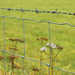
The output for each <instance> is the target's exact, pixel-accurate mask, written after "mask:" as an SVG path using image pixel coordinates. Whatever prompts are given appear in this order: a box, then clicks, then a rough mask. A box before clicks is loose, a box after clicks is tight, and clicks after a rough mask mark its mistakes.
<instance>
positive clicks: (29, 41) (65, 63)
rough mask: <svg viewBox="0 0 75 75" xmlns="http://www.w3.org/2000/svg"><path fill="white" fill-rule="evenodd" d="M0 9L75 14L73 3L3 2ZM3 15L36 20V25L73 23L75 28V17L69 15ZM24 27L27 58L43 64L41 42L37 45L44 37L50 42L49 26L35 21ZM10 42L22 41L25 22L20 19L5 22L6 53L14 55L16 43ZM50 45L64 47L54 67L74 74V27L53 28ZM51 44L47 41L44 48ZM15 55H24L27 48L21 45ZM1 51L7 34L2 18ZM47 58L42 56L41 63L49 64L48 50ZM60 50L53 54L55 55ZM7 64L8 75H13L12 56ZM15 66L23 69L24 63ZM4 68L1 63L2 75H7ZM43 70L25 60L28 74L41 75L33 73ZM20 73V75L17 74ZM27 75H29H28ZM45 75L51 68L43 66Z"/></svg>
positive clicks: (58, 73) (58, 74) (67, 0)
mask: <svg viewBox="0 0 75 75" xmlns="http://www.w3.org/2000/svg"><path fill="white" fill-rule="evenodd" d="M0 7H4V8H14V9H15V8H19V9H20V8H23V9H31V10H36V8H37V9H38V10H45V11H53V10H56V9H57V11H62V12H71V13H74V10H75V1H74V0H62V1H60V0H56V1H55V0H36V1H35V0H31V1H29V0H25V1H24V0H19V1H18V0H8V1H7V0H1V1H0ZM0 15H4V16H8V17H18V18H26V19H35V20H37V21H40V20H42V21H51V22H56V23H70V24H73V25H75V21H74V20H75V16H74V15H66V14H52V13H38V14H37V13H35V12H21V11H8V10H1V9H0ZM24 23H25V51H26V54H25V57H27V58H31V59H37V60H40V55H41V53H40V48H41V47H42V46H41V42H40V41H37V38H40V37H44V38H48V39H49V25H48V23H36V22H33V21H27V20H25V21H24ZM9 38H14V39H22V40H23V21H22V20H17V19H7V18H5V50H6V51H9V52H12V53H14V51H12V50H10V49H9V48H10V47H14V44H15V43H14V42H12V41H10V40H9ZM51 42H52V43H54V44H58V45H59V46H62V47H63V50H62V51H61V52H60V53H59V55H58V56H57V58H56V60H59V61H54V65H53V66H56V67H59V68H61V69H63V70H66V71H71V72H75V27H71V26H68V25H55V24H51ZM46 43H49V40H48V41H44V45H43V46H46ZM17 46H18V47H17V48H18V49H19V50H18V51H16V53H15V54H16V55H21V56H23V55H24V44H23V43H21V44H20V43H18V44H17ZM0 49H2V50H3V49H4V34H3V18H1V17H0ZM46 53H47V54H45V53H43V58H42V59H43V60H42V62H45V63H47V64H48V63H49V60H48V58H49V57H50V55H49V49H47V51H46ZM56 53H57V50H54V54H53V55H55V54H56ZM0 55H3V53H2V52H0ZM5 56H6V57H5V60H6V61H5V63H6V70H7V75H10V74H11V72H12V69H11V66H10V65H8V64H9V63H10V62H9V56H10V55H9V54H5ZM17 60H18V62H17V61H15V63H16V64H17V65H18V66H22V65H21V64H23V63H22V59H21V58H18V59H17ZM3 66H4V64H3V60H0V75H4V67H3ZM39 67H40V63H39V62H33V61H30V60H27V59H25V68H26V69H27V70H28V72H29V73H30V75H39V72H35V71H33V69H34V68H38V69H39ZM18 72H19V73H18ZM25 72H26V75H28V73H27V71H25ZM18 74H19V75H22V74H23V70H22V69H20V70H18V69H15V75H18ZM42 75H48V67H47V66H46V65H42ZM54 75H72V74H69V73H65V72H62V71H60V70H57V69H54Z"/></svg>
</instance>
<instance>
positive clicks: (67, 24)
mask: <svg viewBox="0 0 75 75" xmlns="http://www.w3.org/2000/svg"><path fill="white" fill-rule="evenodd" d="M0 17H4V18H10V19H18V20H29V21H35V22H38V23H39V22H45V23H51V24H56V25H69V26H73V27H75V25H72V24H70V23H55V22H51V21H37V20H34V19H25V18H17V17H7V16H1V15H0Z"/></svg>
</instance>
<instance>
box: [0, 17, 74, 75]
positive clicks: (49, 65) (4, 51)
mask: <svg viewBox="0 0 75 75" xmlns="http://www.w3.org/2000/svg"><path fill="white" fill-rule="evenodd" d="M0 17H3V30H4V50H1V49H0V51H1V52H3V56H4V69H5V75H6V67H5V55H4V53H8V54H12V55H15V56H18V57H21V58H22V59H23V75H25V71H24V59H27V60H31V61H36V62H39V63H42V64H44V65H46V66H48V75H50V67H52V68H56V69H58V70H61V71H63V72H66V73H71V74H75V73H73V72H68V71H65V70H62V69H60V68H58V67H55V66H52V65H51V54H50V64H46V63H43V62H41V61H39V60H35V59H31V58H26V57H25V29H24V28H25V24H24V20H29V21H35V22H37V23H39V22H45V23H47V24H48V25H49V42H50V43H51V34H50V24H56V25H69V26H72V27H75V25H72V24H69V23H55V22H51V21H37V20H34V19H25V18H17V17H7V16H0ZM4 18H9V19H18V20H23V38H24V56H20V55H16V54H13V53H10V52H8V51H6V50H5V24H4V23H5V22H4ZM50 53H51V49H50Z"/></svg>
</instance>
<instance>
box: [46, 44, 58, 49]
mask: <svg viewBox="0 0 75 75" xmlns="http://www.w3.org/2000/svg"><path fill="white" fill-rule="evenodd" d="M46 46H48V47H51V48H53V49H56V48H57V46H56V45H55V44H54V43H50V44H49V43H47V44H46Z"/></svg>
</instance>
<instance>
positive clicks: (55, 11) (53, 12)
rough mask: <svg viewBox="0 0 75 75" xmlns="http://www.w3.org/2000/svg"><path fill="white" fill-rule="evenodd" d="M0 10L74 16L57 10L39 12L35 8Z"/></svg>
mask: <svg viewBox="0 0 75 75" xmlns="http://www.w3.org/2000/svg"><path fill="white" fill-rule="evenodd" d="M0 9H4V10H9V11H11V10H14V11H21V12H24V11H29V12H36V13H37V14H38V13H52V14H55V13H56V14H68V15H75V13H67V12H60V11H59V12H58V11H57V9H56V10H54V11H41V10H38V9H37V8H36V10H30V9H23V8H21V9H13V8H0Z"/></svg>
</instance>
